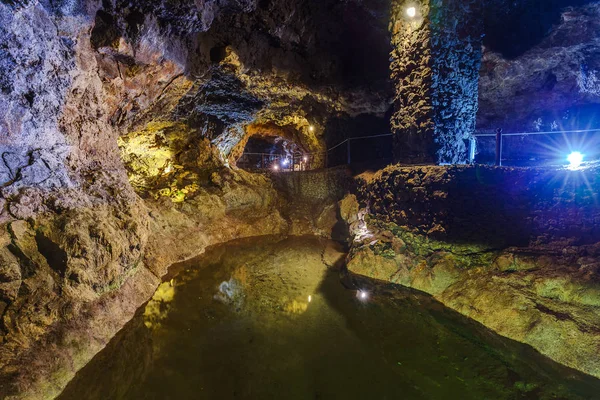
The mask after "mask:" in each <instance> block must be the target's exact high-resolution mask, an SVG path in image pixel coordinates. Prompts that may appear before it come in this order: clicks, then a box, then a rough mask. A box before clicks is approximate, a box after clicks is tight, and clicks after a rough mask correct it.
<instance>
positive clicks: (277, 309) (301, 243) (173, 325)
mask: <svg viewBox="0 0 600 400" xmlns="http://www.w3.org/2000/svg"><path fill="white" fill-rule="evenodd" d="M343 258H344V254H343V252H341V250H340V249H339V245H337V244H336V243H334V242H331V241H327V240H323V239H318V238H314V237H292V238H288V239H284V240H278V239H275V238H261V239H250V240H242V241H237V242H234V243H229V244H225V245H220V246H216V247H213V248H210V249H208V250H207V252H206V253H205V254H204V255H203V256H201V257H199V258H196V259H194V260H191V261H188V262H185V263H182V264H180V265H176V266H174V267H173V268H172V272H171V274H170V275H171V276H169V278H168V279H167V280H166V281H165V282H164V283H163V284H162V285H161V286H160V288H159V289H158V290H157V292H156V294H155V295H154V297H153V299H152V300H151V301H150V302H149V303H148V304H147V305H146V306H145V307H143V308H142V309H140V310H139V312H138V314H137V316H136V317H135V318H134V319H133V320H132V321H131V322H130V323H129V324H128V325H127V326H126V327H125V328H124V329H123V330H122V331H121V332H120V333H119V334H118V335H117V336H116V337H115V338H114V339H113V340H112V341H111V342H110V343H109V344H108V346H107V347H106V348H105V349H104V350H103V351H102V352H100V353H99V354H98V355H97V356H96V357H95V358H94V359H93V360H92V361H91V362H90V363H89V364H88V365H87V366H86V367H85V368H84V369H83V370H81V371H80V372H79V373H78V374H77V376H76V377H75V379H74V380H73V381H72V382H71V383H70V384H69V386H68V387H67V388H66V389H65V391H64V392H63V393H62V395H61V396H60V397H59V398H60V399H62V400H67V399H78V400H79V399H89V400H93V399H204V398H206V399H234V398H240V399H337V398H344V399H401V398H402V399H478V400H481V399H495V400H497V399H551V398H552V399H554V398H561V399H592V398H597V397H594V396H596V395H597V393H600V381H599V380H596V379H594V378H592V377H589V376H587V375H584V374H582V373H579V372H577V371H574V370H571V369H568V368H565V367H563V366H561V365H559V364H556V363H554V362H553V361H551V360H549V359H547V358H545V357H543V356H541V355H540V354H539V353H537V352H536V351H534V350H533V349H532V348H530V347H528V346H526V345H522V344H519V343H517V342H514V341H511V340H508V339H505V338H503V337H500V336H498V335H496V334H495V333H493V332H491V331H489V330H488V329H486V328H484V327H483V326H481V325H479V324H477V323H474V322H472V321H470V320H467V319H466V318H464V317H462V316H460V315H459V314H457V313H455V312H453V311H451V310H449V309H447V308H445V307H444V306H442V305H441V304H440V303H438V302H436V301H435V300H433V299H432V298H431V297H430V296H427V295H425V294H421V293H420V292H416V291H413V290H409V289H404V288H401V287H399V286H395V285H391V284H384V283H381V282H377V281H373V280H369V279H366V278H363V277H358V276H345V275H344V274H343V273H342V271H341V269H340V268H339V267H337V266H335V265H336V264H339V263H340V260H343ZM342 277H343V278H342ZM341 278H342V279H341ZM342 281H343V282H345V283H346V284H345V285H342V283H341V282H342ZM357 288H360V289H361V290H363V291H364V292H365V293H367V298H366V299H361V298H360V297H361V296H360V295H359V294H360V293H361V292H360V291H358V290H357Z"/></svg>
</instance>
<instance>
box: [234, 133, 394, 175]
mask: <svg viewBox="0 0 600 400" xmlns="http://www.w3.org/2000/svg"><path fill="white" fill-rule="evenodd" d="M391 137H392V134H391V133H388V134H382V135H373V136H360V137H353V138H348V139H345V140H344V141H342V142H340V143H338V144H336V145H335V146H332V147H330V148H329V149H327V151H324V152H320V153H302V152H295V153H293V154H290V153H287V154H286V153H244V154H243V155H242V156H241V157H240V158H239V160H238V161H237V166H238V167H240V168H243V169H247V170H255V171H260V170H273V171H308V170H312V169H315V168H318V167H323V166H325V167H326V168H331V167H337V166H339V165H344V164H348V165H350V164H356V163H363V162H373V161H377V160H383V159H390V160H391V159H392V146H391V140H390V141H386V142H382V143H375V144H374V145H371V146H368V147H361V149H360V151H357V149H356V146H357V144H360V142H361V141H364V140H369V139H371V140H381V139H383V138H391Z"/></svg>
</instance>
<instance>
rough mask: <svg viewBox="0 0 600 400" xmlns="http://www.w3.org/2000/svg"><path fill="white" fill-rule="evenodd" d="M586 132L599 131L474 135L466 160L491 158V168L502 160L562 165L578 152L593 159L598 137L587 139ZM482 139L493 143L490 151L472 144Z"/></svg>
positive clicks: (598, 146)
mask: <svg viewBox="0 0 600 400" xmlns="http://www.w3.org/2000/svg"><path fill="white" fill-rule="evenodd" d="M589 133H600V129H579V130H556V131H539V132H538V131H536V132H510V133H504V132H503V131H502V129H497V130H496V132H495V133H478V134H474V135H473V136H474V138H475V140H472V141H471V149H470V161H471V162H474V161H477V162H482V161H483V162H485V161H486V160H489V161H491V160H490V159H491V158H492V157H493V163H494V164H495V165H502V164H503V162H506V161H509V162H512V163H513V164H514V163H517V164H523V163H525V164H527V162H528V161H533V163H534V164H535V165H540V163H543V162H545V161H548V162H556V161H557V160H560V161H562V162H564V161H565V160H566V159H567V156H568V155H569V154H570V153H571V152H581V153H584V154H586V155H587V157H586V158H587V159H596V158H598V157H599V156H600V135H596V137H595V138H593V139H590V138H589V137H588V136H587V134H589ZM558 135H561V137H558ZM539 136H548V138H549V139H548V140H546V141H542V140H540V139H537V137H539ZM553 136H554V137H553ZM515 137H518V138H520V142H516V141H514V140H513V138H515ZM486 138H490V139H492V140H493V147H494V150H493V152H491V151H489V150H488V151H486V149H485V146H483V145H481V143H476V141H479V142H481V140H477V139H484V140H485V139H486ZM476 147H477V148H478V153H479V155H478V156H477V160H475V152H476Z"/></svg>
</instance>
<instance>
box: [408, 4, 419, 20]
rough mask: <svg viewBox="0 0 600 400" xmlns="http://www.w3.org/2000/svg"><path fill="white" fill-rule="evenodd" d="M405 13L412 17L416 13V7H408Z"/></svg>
mask: <svg viewBox="0 0 600 400" xmlns="http://www.w3.org/2000/svg"><path fill="white" fill-rule="evenodd" d="M406 15H408V16H409V17H410V18H414V17H415V16H416V15H417V9H416V8H415V7H408V8H407V9H406Z"/></svg>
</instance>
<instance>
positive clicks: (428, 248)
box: [341, 166, 600, 377]
mask: <svg viewBox="0 0 600 400" xmlns="http://www.w3.org/2000/svg"><path fill="white" fill-rule="evenodd" d="M599 177H600V175H599V169H598V167H590V168H588V169H585V170H582V171H569V170H565V169H543V170H542V169H522V168H514V169H511V168H494V167H483V166H458V167H446V166H422V167H402V166H390V167H387V168H385V169H383V170H381V171H379V172H378V173H376V174H373V175H365V176H364V177H363V178H361V179H359V181H358V190H357V191H356V193H357V195H356V197H355V196H354V195H351V196H347V197H346V198H345V199H344V200H343V201H342V206H341V216H342V218H344V220H345V221H346V222H347V223H348V225H349V226H350V231H351V234H352V236H353V244H352V248H351V250H350V254H349V257H348V265H347V267H348V270H349V271H351V272H354V273H358V274H362V275H366V276H370V277H374V278H377V279H381V280H387V281H391V282H394V283H397V284H400V285H404V286H408V287H412V288H415V289H418V290H421V291H424V292H427V293H430V294H431V295H432V296H434V297H435V298H436V299H437V300H439V301H441V302H442V303H444V304H445V305H447V306H448V307H450V308H453V309H455V310H456V311H458V312H460V313H462V314H464V315H466V316H468V317H469V318H472V319H474V320H476V321H479V322H481V323H482V324H484V325H485V326H487V327H489V328H490V329H493V330H495V331H496V332H498V333H499V334H501V335H504V336H506V337H509V338H512V339H514V340H517V341H519V342H523V343H527V344H529V345H531V346H533V347H534V348H535V349H537V350H538V351H540V352H541V353H542V354H544V355H546V356H548V357H550V358H552V359H554V360H556V361H558V362H560V363H562V364H564V365H567V366H569V367H572V368H575V369H578V370H580V371H583V372H585V373H587V374H590V375H593V376H596V377H600V360H599V359H598V346H600V335H599V334H598V329H596V327H597V326H599V325H600V282H599V281H598V273H599V272H600V263H599V262H598V259H599V257H600V246H599V241H600V230H599V229H598V225H597V223H596V222H595V221H597V220H598V218H599V217H600V215H599V214H600V210H599V209H598V207H597V205H596V202H595V200H594V199H595V198H597V196H598V187H600V186H599V182H598V181H599ZM366 215H368V218H365V216H366Z"/></svg>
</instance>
